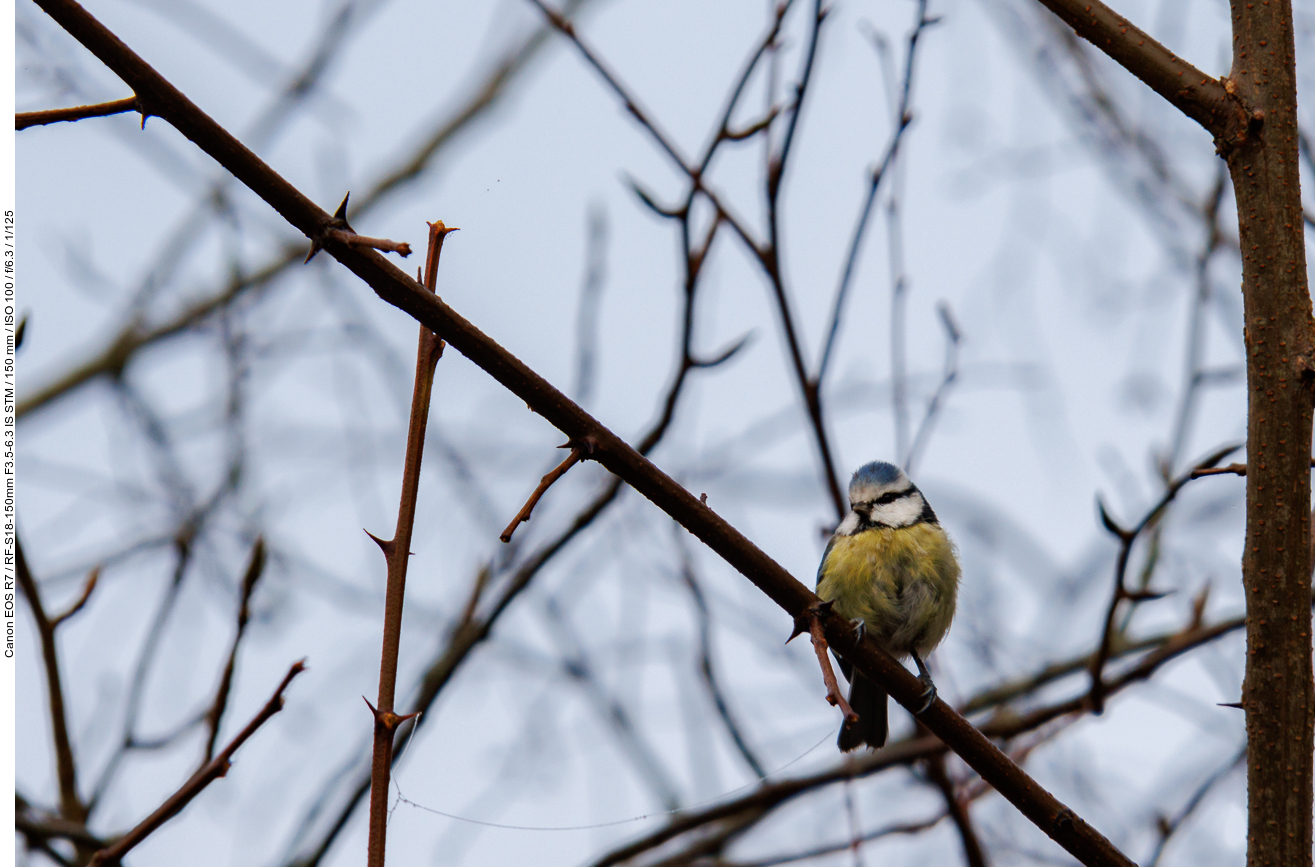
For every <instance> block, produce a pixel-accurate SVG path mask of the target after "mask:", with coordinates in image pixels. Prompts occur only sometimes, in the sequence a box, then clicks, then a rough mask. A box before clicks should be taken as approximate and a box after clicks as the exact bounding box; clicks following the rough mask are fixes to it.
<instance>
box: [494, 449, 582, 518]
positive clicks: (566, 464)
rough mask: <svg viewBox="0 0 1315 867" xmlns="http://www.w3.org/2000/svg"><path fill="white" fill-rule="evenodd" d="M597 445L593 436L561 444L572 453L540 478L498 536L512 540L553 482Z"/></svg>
mask: <svg viewBox="0 0 1315 867" xmlns="http://www.w3.org/2000/svg"><path fill="white" fill-rule="evenodd" d="M596 445H597V442H596V441H595V440H594V438H593V437H592V436H586V437H585V438H584V439H583V440H581V441H580V442H578V443H577V442H570V443H567V444H566V445H564V446H561V447H560V448H570V450H571V453H570V454H569V455H567V456H566V460H564V461H562V462H561V463H560V464H558V465H557V466H556V467H555V468H554V469H553V470H552V471H551V472H549V473H548V474H547V475H545V476H544V477H543V478H542V479H540V480H539V486H538V487H537V488H535V489H534V493H532V494H530V498H529V499H528V500H526V501H525V505H524V506H522V507H521V510H520V511H519V512H517V513H516V517H514V518H512V519H511V523H510V524H508V525H507V529H505V530H503V531H502V535H501V536H499V537H498V538H499V539H501V540H502V541H503V542H510V541H511V535H512V533H515V532H516V528H517V527H519V526H520V525H521V524H523V523H526V522H527V521H529V520H530V513H531V512H533V511H534V507H535V506H536V505H538V503H539V499H540V498H541V497H542V496H543V495H544V493H545V492H547V490H548V488H550V487H552V484H553V482H555V481H557V480H558V479H560V478H561V477H562V476H564V475H566V471H567V470H569V469H570V468H571V467H573V466H575V465H576V464H577V463H579V462H580V460H581V459H582V458H584V457H585V456H586V455H589V456H592V455H593V453H594V447H595V446H596Z"/></svg>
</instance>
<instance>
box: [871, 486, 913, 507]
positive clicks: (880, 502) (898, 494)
mask: <svg viewBox="0 0 1315 867" xmlns="http://www.w3.org/2000/svg"><path fill="white" fill-rule="evenodd" d="M912 493H913V488H905V489H904V490H902V491H887V492H886V493H884V494H882V495H881V496H880V497H877V499H876V500H875V501H874V505H877V506H884V505H885V504H886V503H893V502H895V501H896V500H902V499H904V498H905V497H907V496H909V495H910V494H912Z"/></svg>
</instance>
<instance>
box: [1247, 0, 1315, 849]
mask: <svg viewBox="0 0 1315 867" xmlns="http://www.w3.org/2000/svg"><path fill="white" fill-rule="evenodd" d="M1232 10H1233V69H1232V72H1231V74H1230V76H1229V81H1228V82H1227V83H1226V86H1227V88H1228V90H1229V91H1230V92H1231V93H1232V94H1234V95H1235V96H1237V97H1239V98H1240V99H1241V101H1242V104H1243V105H1244V106H1245V107H1246V109H1247V110H1248V111H1249V113H1250V115H1251V126H1250V128H1249V129H1248V131H1247V133H1246V134H1245V135H1243V136H1240V137H1239V138H1238V139H1236V140H1235V142H1236V144H1235V146H1233V147H1230V148H1227V149H1226V152H1225V154H1224V155H1225V157H1226V158H1227V160H1228V168H1229V171H1230V172H1231V173H1232V176H1233V188H1234V191H1235V194H1236V198H1237V215H1238V229H1239V233H1240V235H1239V237H1240V238H1241V244H1242V295H1243V306H1244V310H1245V317H1246V324H1245V343H1246V352H1247V521H1246V548H1245V551H1244V553H1243V555H1242V582H1243V585H1244V586H1245V588H1246V596H1247V667H1246V681H1245V683H1244V685H1243V688H1242V701H1243V705H1244V707H1245V708H1246V720H1247V787H1248V790H1249V811H1250V816H1249V830H1248V838H1247V843H1248V845H1247V864H1248V865H1249V867H1261V865H1268V867H1295V865H1310V864H1311V800H1312V790H1311V778H1312V749H1313V748H1315V741H1313V740H1312V735H1313V732H1312V719H1315V684H1313V683H1312V677H1311V602H1310V599H1311V597H1310V588H1311V562H1310V560H1311V554H1310V543H1309V539H1310V507H1311V503H1310V447H1311V405H1312V394H1315V348H1313V347H1312V342H1313V341H1312V320H1311V302H1310V293H1309V291H1308V289H1307V285H1306V247H1305V237H1304V227H1303V215H1302V205H1301V187H1300V183H1299V179H1298V162H1297V160H1298V157H1297V89H1296V71H1295V64H1294V62H1293V33H1292V6H1291V4H1290V2H1289V0H1233V3H1232Z"/></svg>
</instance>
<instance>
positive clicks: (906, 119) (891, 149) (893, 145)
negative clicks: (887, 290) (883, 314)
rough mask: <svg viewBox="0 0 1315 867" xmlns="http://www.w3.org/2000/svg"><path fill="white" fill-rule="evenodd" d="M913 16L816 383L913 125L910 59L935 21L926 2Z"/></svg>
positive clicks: (825, 365) (832, 347) (823, 373)
mask: <svg viewBox="0 0 1315 867" xmlns="http://www.w3.org/2000/svg"><path fill="white" fill-rule="evenodd" d="M917 16H918V22H917V24H915V25H914V27H913V31H912V32H911V33H910V34H909V39H908V47H907V48H906V50H905V53H904V77H903V81H902V83H901V86H900V98H899V104H898V106H897V107H896V109H895V129H894V131H893V132H892V133H891V135H890V140H889V141H887V143H886V150H885V152H884V153H883V154H882V156H881V159H880V160H879V161H878V162H877V165H876V167H875V168H873V169H872V174H871V178H870V180H869V183H868V191H867V197H866V198H865V199H864V200H863V205H862V207H861V208H859V212H858V219H857V220H856V221H855V223H854V232H853V235H852V236H851V237H850V240H849V254H848V255H847V256H846V257H845V267H844V269H843V270H842V271H841V274H840V284H839V285H838V286H837V287H836V296H835V301H833V302H832V304H831V325H830V327H829V328H827V333H826V343H825V344H823V346H822V358H821V360H820V361H819V362H818V364H817V375H816V377H815V379H816V381H817V382H818V383H821V382H822V380H824V379H825V378H826V372H827V368H828V367H829V366H830V363H831V358H832V353H833V352H834V350H835V347H836V340H837V338H838V337H839V335H840V322H841V316H842V313H843V312H844V309H845V301H846V300H847V299H848V297H849V287H850V285H851V284H852V282H853V279H854V272H855V270H856V268H857V266H858V255H859V251H860V250H861V249H862V246H863V238H864V235H865V234H866V233H867V227H868V221H869V219H870V218H871V216H872V210H873V207H874V206H875V205H876V202H877V193H878V192H879V191H880V190H881V182H882V181H883V180H884V179H885V178H886V175H887V173H888V172H889V170H890V167H891V166H892V165H893V164H894V162H895V158H896V157H897V156H898V155H899V148H900V144H901V143H902V142H903V141H904V133H905V132H906V131H907V130H908V128H909V126H910V125H911V124H912V123H913V113H912V111H910V106H909V102H910V99H911V97H912V94H913V71H914V68H915V67H914V60H915V58H916V57H917V53H918V44H919V38H920V37H921V36H922V32H923V31H924V30H926V29H927V28H928V27H930V26H931V25H932V24H934V23H935V22H936V19H931V18H928V17H927V0H919V2H918V6H917Z"/></svg>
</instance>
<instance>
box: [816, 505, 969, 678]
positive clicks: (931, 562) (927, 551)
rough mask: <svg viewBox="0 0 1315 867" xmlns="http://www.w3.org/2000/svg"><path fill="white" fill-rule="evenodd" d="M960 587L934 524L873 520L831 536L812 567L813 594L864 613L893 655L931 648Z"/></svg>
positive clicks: (845, 611) (953, 560) (853, 613)
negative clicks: (862, 527)
mask: <svg viewBox="0 0 1315 867" xmlns="http://www.w3.org/2000/svg"><path fill="white" fill-rule="evenodd" d="M958 589H959V561H958V559H957V557H956V556H955V551H954V544H953V543H952V542H951V541H950V537H949V536H947V535H946V534H945V531H944V530H943V529H941V527H940V525H938V524H932V523H922V524H915V525H913V526H912V527H901V528H898V529H892V528H886V527H876V528H873V529H870V530H863V531H862V532H859V533H855V534H854V535H852V536H836V537H834V538H833V539H832V540H831V544H830V545H829V546H828V548H827V553H826V556H825V558H824V559H823V561H822V566H821V568H820V569H819V570H818V582H817V595H818V596H820V597H822V598H823V599H825V600H829V601H832V602H834V603H835V610H836V612H837V613H839V614H840V615H841V616H843V617H847V618H849V619H851V620H862V621H863V622H864V624H865V628H866V629H867V631H868V632H869V633H870V634H872V636H873V637H874V638H876V639H877V641H878V642H879V643H881V644H882V645H883V646H884V647H885V648H886V650H888V651H889V652H890V653H891V654H893V655H895V656H897V657H903V656H907V655H908V653H909V651H910V650H911V649H912V650H916V651H918V653H919V654H920V655H922V656H924V657H925V656H926V655H927V654H928V653H930V652H931V650H932V648H934V647H935V646H936V645H937V644H939V643H940V640H941V639H942V638H944V637H945V633H946V632H947V631H948V630H949V628H950V621H951V620H952V619H953V618H954V605H955V596H956V594H957V592H958Z"/></svg>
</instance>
